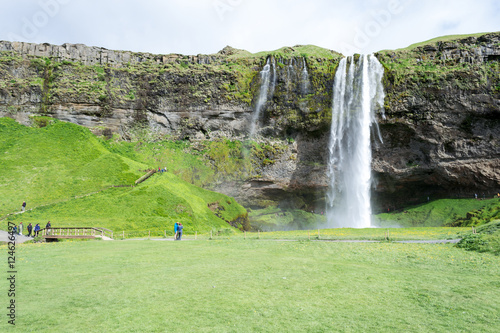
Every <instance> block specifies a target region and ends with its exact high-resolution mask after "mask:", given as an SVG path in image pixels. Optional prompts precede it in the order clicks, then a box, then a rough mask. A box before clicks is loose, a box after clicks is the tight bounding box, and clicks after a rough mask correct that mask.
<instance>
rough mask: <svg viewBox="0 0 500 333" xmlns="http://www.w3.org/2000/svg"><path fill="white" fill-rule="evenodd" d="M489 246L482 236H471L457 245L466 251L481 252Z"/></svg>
mask: <svg viewBox="0 0 500 333" xmlns="http://www.w3.org/2000/svg"><path fill="white" fill-rule="evenodd" d="M486 245H487V243H486V241H485V240H484V237H483V235H481V234H469V235H467V236H465V237H464V238H462V239H461V240H460V242H458V243H457V247H458V248H461V249H464V250H466V251H481V250H482V249H483V248H484V247H485V246H486Z"/></svg>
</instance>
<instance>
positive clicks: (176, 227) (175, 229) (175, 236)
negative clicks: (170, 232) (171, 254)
mask: <svg viewBox="0 0 500 333" xmlns="http://www.w3.org/2000/svg"><path fill="white" fill-rule="evenodd" d="M178 228H179V224H178V223H177V222H175V224H174V233H175V234H174V240H177V230H178Z"/></svg>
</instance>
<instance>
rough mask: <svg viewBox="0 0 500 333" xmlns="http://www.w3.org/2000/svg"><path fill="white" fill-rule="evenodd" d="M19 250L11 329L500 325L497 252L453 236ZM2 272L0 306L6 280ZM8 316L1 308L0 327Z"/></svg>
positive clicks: (480, 328) (448, 328)
mask: <svg viewBox="0 0 500 333" xmlns="http://www.w3.org/2000/svg"><path fill="white" fill-rule="evenodd" d="M0 251H3V252H4V253H5V254H6V253H7V247H6V246H5V245H3V246H0ZM16 259H17V267H16V268H17V271H18V275H17V280H16V292H17V293H16V304H17V307H16V311H17V320H16V326H17V327H16V328H17V329H18V330H20V331H23V332H35V331H36V332H498V327H499V326H500V283H499V281H498V276H499V275H500V258H499V257H495V256H492V255H488V254H479V253H476V252H466V251H463V250H460V249H457V248H454V247H453V246H452V245H435V244H434V245H433V244H395V243H370V244H355V243H352V244H351V243H349V244H341V243H331V242H309V241H303V242H280V241H272V242H271V241H257V240H246V241H245V240H221V241H184V242H161V241H113V242H104V241H87V242H82V241H80V242H69V241H68V242H62V243H56V244H26V245H19V246H18V247H17V252H16ZM0 281H1V282H0V290H2V296H1V298H0V299H1V302H2V304H4V306H7V304H8V301H9V300H8V299H7V293H6V292H5V291H6V290H7V289H8V285H7V280H6V279H0ZM4 311H6V310H5V307H4ZM7 326H8V324H7V318H6V317H5V316H4V319H2V322H1V324H0V330H6V327H7Z"/></svg>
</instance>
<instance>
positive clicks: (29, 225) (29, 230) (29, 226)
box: [26, 223, 33, 237]
mask: <svg viewBox="0 0 500 333" xmlns="http://www.w3.org/2000/svg"><path fill="white" fill-rule="evenodd" d="M26 229H28V237H31V230H33V226H32V225H31V223H30V224H28V226H27V227H26Z"/></svg>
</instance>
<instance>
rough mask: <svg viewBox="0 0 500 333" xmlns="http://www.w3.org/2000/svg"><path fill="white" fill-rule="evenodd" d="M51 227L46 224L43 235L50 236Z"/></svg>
mask: <svg viewBox="0 0 500 333" xmlns="http://www.w3.org/2000/svg"><path fill="white" fill-rule="evenodd" d="M51 227H52V225H51V224H50V221H49V222H47V225H46V226H45V234H46V235H50V228H51Z"/></svg>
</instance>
